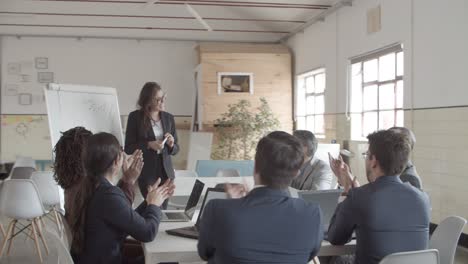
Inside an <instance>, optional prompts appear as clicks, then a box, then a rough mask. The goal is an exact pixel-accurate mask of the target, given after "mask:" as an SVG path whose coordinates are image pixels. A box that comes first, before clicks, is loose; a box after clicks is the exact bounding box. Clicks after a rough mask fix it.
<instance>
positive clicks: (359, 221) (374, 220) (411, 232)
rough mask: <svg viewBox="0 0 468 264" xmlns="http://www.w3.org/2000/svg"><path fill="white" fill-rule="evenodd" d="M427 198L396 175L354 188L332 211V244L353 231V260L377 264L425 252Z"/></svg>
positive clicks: (339, 243) (362, 263)
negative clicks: (394, 256)
mask: <svg viewBox="0 0 468 264" xmlns="http://www.w3.org/2000/svg"><path fill="white" fill-rule="evenodd" d="M429 221H430V205H429V198H428V196H427V195H426V194H425V193H423V192H422V191H420V190H419V189H417V188H415V187H413V186H411V185H410V184H408V183H403V182H402V181H401V180H400V178H399V177H398V176H384V177H380V178H378V179H377V180H376V181H375V182H372V183H369V184H366V185H363V186H361V187H359V188H354V189H352V190H350V191H349V193H348V196H347V198H346V199H345V200H344V201H343V202H341V203H340V204H339V205H338V207H337V208H336V211H335V214H334V216H333V218H332V220H331V222H330V226H329V229H328V240H329V241H330V243H332V244H334V245H343V244H345V243H347V242H348V241H349V240H350V239H351V236H352V233H353V232H356V240H357V241H356V242H357V245H356V261H355V263H358V264H377V263H379V262H380V260H381V259H382V258H383V257H385V256H387V255H389V254H392V253H395V252H403V251H412V250H422V249H426V248H427V246H428V240H429Z"/></svg>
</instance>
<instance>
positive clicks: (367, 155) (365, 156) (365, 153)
mask: <svg viewBox="0 0 468 264" xmlns="http://www.w3.org/2000/svg"><path fill="white" fill-rule="evenodd" d="M361 155H362V157H363V158H364V159H367V157H369V152H368V151H366V152H363V153H361Z"/></svg>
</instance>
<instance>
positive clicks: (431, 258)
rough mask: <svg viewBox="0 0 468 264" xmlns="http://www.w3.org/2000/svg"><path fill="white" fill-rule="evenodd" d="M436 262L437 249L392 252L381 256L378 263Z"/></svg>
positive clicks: (434, 263)
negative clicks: (383, 256)
mask: <svg viewBox="0 0 468 264" xmlns="http://www.w3.org/2000/svg"><path fill="white" fill-rule="evenodd" d="M419 263H421V264H438V263H439V253H438V252H437V249H426V250H419V251H408V252H400V253H394V254H391V255H388V256H386V257H385V258H383V259H382V260H381V261H380V262H379V264H419Z"/></svg>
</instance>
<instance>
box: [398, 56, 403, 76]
mask: <svg viewBox="0 0 468 264" xmlns="http://www.w3.org/2000/svg"><path fill="white" fill-rule="evenodd" d="M403 69H404V60H403V52H398V53H397V75H398V76H403Z"/></svg>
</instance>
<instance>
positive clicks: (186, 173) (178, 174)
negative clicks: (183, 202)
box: [175, 170, 198, 177]
mask: <svg viewBox="0 0 468 264" xmlns="http://www.w3.org/2000/svg"><path fill="white" fill-rule="evenodd" d="M175 176H176V177H198V174H197V173H196V172H195V171H191V170H176V171H175Z"/></svg>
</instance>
